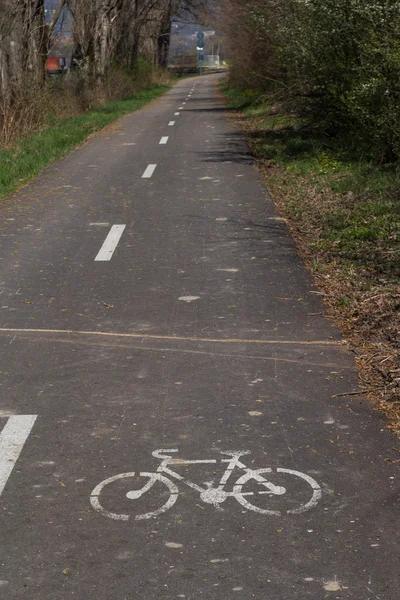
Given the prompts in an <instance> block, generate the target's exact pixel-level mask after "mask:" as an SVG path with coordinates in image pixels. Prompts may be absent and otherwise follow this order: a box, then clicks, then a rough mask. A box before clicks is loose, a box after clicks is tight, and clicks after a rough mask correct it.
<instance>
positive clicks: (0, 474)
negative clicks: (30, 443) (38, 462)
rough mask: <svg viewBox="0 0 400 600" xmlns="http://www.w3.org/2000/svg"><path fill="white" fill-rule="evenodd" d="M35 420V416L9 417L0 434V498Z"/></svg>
mask: <svg viewBox="0 0 400 600" xmlns="http://www.w3.org/2000/svg"><path fill="white" fill-rule="evenodd" d="M36 418H37V415H14V416H11V417H9V418H8V421H7V423H6V424H5V426H4V427H3V430H2V431H1V433H0V496H1V494H2V492H3V490H4V487H5V485H6V483H7V480H8V478H9V477H10V475H11V473H12V470H13V468H14V466H15V463H16V462H17V460H18V457H19V455H20V454H21V450H22V448H23V447H24V444H25V442H26V440H27V438H28V436H29V434H30V432H31V429H32V427H33V425H34V423H35V421H36Z"/></svg>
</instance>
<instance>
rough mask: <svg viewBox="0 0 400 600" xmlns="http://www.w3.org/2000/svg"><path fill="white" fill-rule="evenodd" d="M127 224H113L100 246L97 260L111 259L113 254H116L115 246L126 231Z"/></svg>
mask: <svg viewBox="0 0 400 600" xmlns="http://www.w3.org/2000/svg"><path fill="white" fill-rule="evenodd" d="M125 227H126V225H113V226H112V227H111V229H110V231H109V233H108V235H107V237H106V239H105V240H104V243H103V245H102V247H101V248H100V250H99V252H98V254H97V256H96V258H95V259H94V260H95V261H97V262H99V261H100V262H103V261H107V260H111V257H112V255H113V254H114V251H115V248H116V247H117V245H118V242H119V240H120V239H121V235H122V234H123V232H124V229H125Z"/></svg>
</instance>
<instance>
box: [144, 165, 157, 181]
mask: <svg viewBox="0 0 400 600" xmlns="http://www.w3.org/2000/svg"><path fill="white" fill-rule="evenodd" d="M156 166H157V165H148V166H147V167H146V169H145V171H144V173H143V175H142V179H150V177H151V176H152V175H153V173H154V171H155V170H156Z"/></svg>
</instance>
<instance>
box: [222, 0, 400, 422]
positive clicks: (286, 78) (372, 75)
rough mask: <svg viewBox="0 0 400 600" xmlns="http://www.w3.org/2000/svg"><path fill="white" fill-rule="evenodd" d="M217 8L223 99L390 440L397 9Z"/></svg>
mask: <svg viewBox="0 0 400 600" xmlns="http://www.w3.org/2000/svg"><path fill="white" fill-rule="evenodd" d="M221 6H222V11H221V14H220V20H221V27H222V28H223V29H224V31H225V33H226V35H227V38H228V44H229V48H230V53H231V56H232V67H231V71H230V77H229V81H228V82H227V83H226V84H224V86H223V91H224V92H225V94H226V95H227V96H228V98H229V102H230V106H231V108H233V109H237V111H239V112H238V113H237V115H238V118H239V119H240V122H241V124H242V126H243V128H244V129H245V131H246V133H247V135H248V139H249V142H250V146H251V149H252V151H253V154H254V156H255V158H256V160H257V163H258V165H259V167H260V170H261V172H262V173H263V175H264V177H265V181H266V185H267V187H268V189H269V190H270V191H271V193H272V196H273V198H274V200H275V202H276V204H277V206H278V209H279V210H280V212H281V214H282V216H283V217H284V218H285V219H286V222H287V224H288V227H289V228H290V230H291V232H292V234H293V235H294V237H295V239H296V241H297V244H298V247H299V249H300V252H301V253H302V255H303V257H304V259H305V260H306V263H307V265H308V267H309V269H310V270H311V272H312V274H313V276H314V278H315V280H316V282H317V284H318V285H319V287H320V290H321V292H322V294H323V295H324V299H325V301H326V303H327V304H328V305H329V308H330V311H331V314H332V315H333V317H334V318H335V320H336V322H337V323H338V325H339V327H340V328H341V330H342V332H343V334H344V336H345V337H346V339H347V340H348V342H349V344H350V348H351V350H352V351H353V352H354V353H355V355H356V357H357V361H358V365H359V367H360V381H361V386H362V389H363V393H365V394H366V395H369V396H370V397H371V398H372V399H373V400H374V402H375V403H376V406H377V407H378V408H380V409H382V410H383V411H385V413H386V414H387V415H388V417H389V419H390V426H391V427H393V428H395V429H398V430H399V431H400V167H399V161H400V0H368V1H366V0H307V2H306V1H305V0H248V1H247V2H246V3H242V2H239V0H221ZM349 391H350V390H349Z"/></svg>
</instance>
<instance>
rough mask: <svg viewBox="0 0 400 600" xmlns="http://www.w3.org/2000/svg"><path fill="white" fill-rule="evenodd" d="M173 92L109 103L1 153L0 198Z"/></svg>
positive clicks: (155, 90) (161, 89)
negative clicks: (94, 135) (102, 131)
mask: <svg viewBox="0 0 400 600" xmlns="http://www.w3.org/2000/svg"><path fill="white" fill-rule="evenodd" d="M169 89H170V87H169V86H167V85H154V86H152V87H149V88H146V89H144V90H142V91H141V92H139V93H137V94H136V95H135V96H134V97H132V98H128V99H126V100H121V101H118V102H109V103H108V104H105V105H103V106H100V107H98V108H95V109H93V110H90V111H87V112H85V113H84V114H81V115H77V116H75V117H70V118H68V119H62V120H60V121H59V122H58V123H56V124H55V125H53V126H51V127H49V128H47V129H45V130H44V131H40V132H38V133H33V134H30V135H28V136H26V137H24V138H22V139H20V140H18V141H17V142H16V143H15V144H13V145H12V146H11V147H9V148H7V149H6V150H0V197H4V196H7V195H8V194H10V193H11V192H13V191H14V190H16V189H17V188H19V187H21V186H23V185H25V184H26V183H27V182H28V181H30V180H31V179H32V178H33V177H36V176H37V175H38V174H39V173H40V171H41V170H42V169H43V168H44V167H46V166H47V165H49V164H51V163H53V162H55V161H57V160H58V159H60V158H62V157H63V156H66V155H67V154H69V153H70V152H71V151H72V150H74V149H75V148H76V147H77V146H80V145H81V144H83V143H84V142H85V140H86V139H87V138H88V136H89V135H91V134H92V133H94V132H96V131H99V130H100V129H103V128H104V127H105V126H106V125H109V124H110V123H111V122H112V121H115V119H118V118H119V117H122V116H123V115H127V114H129V113H132V112H134V111H136V110H138V109H140V108H142V107H143V106H144V105H145V104H148V103H149V102H151V101H152V100H154V99H155V98H157V97H158V96H161V95H162V94H164V93H165V92H166V91H167V90H169Z"/></svg>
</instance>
